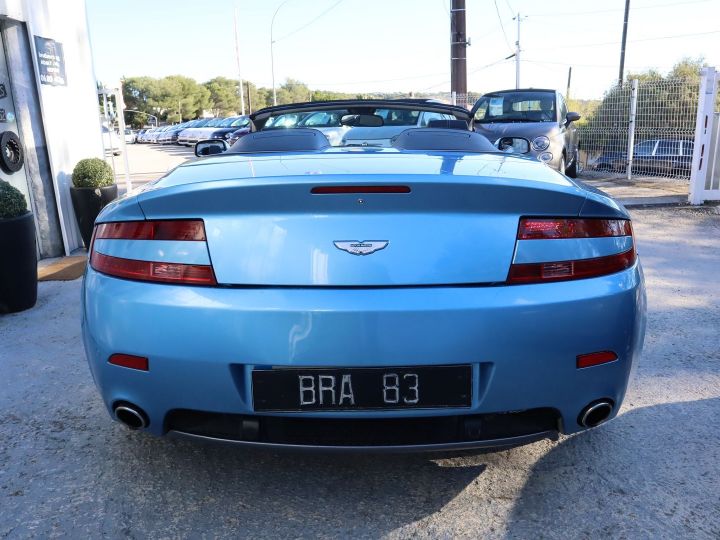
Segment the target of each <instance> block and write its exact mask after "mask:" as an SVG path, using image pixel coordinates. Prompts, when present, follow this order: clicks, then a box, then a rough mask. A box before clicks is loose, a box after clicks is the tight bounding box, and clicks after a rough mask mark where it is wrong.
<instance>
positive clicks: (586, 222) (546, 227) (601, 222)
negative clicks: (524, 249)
mask: <svg viewBox="0 0 720 540" xmlns="http://www.w3.org/2000/svg"><path fill="white" fill-rule="evenodd" d="M607 236H632V225H631V224H630V221H629V220H627V219H545V218H542V219H535V218H525V219H522V220H520V228H519V229H518V235H517V239H518V240H551V239H558V238H602V237H607Z"/></svg>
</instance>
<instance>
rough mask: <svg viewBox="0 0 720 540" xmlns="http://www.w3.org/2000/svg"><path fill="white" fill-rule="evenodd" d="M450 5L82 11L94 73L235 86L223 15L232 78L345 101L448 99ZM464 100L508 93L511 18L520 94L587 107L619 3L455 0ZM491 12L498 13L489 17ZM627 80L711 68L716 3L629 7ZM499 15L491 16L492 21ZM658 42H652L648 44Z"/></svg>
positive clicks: (607, 58)
mask: <svg viewBox="0 0 720 540" xmlns="http://www.w3.org/2000/svg"><path fill="white" fill-rule="evenodd" d="M449 1H450V0H339V1H338V0H287V1H286V2H285V3H284V4H283V2H282V0H214V1H212V2H207V1H203V2H201V1H196V0H152V1H149V0H112V1H110V0H87V8H88V22H89V25H90V35H91V41H92V46H93V56H94V61H95V73H96V76H97V78H98V79H99V80H101V81H103V82H105V83H110V82H112V81H117V80H118V79H119V78H120V77H121V76H135V75H150V76H155V77H160V76H164V75H171V74H182V75H187V76H190V77H193V78H195V79H197V80H198V81H201V82H202V81H205V80H207V79H210V78H212V77H214V76H216V75H223V76H226V77H237V73H238V68H237V62H236V56H235V40H234V34H233V32H234V30H233V13H234V10H235V9H236V8H237V9H238V10H239V18H240V34H241V37H240V57H241V59H240V60H241V68H242V74H243V77H244V78H246V79H250V80H251V81H253V82H255V83H257V84H259V85H261V86H270V84H271V70H270V25H271V20H272V16H273V13H274V12H275V10H276V9H277V8H278V6H280V5H281V4H283V5H282V7H280V9H279V11H278V12H277V16H276V18H275V23H274V26H273V31H274V36H275V39H276V43H275V47H274V48H275V78H276V80H277V81H279V82H280V81H282V80H284V79H285V78H286V77H292V78H295V79H299V80H301V81H303V82H305V83H308V84H309V85H310V86H311V87H313V88H319V89H327V90H338V91H348V92H355V91H357V92H363V91H372V90H380V91H392V90H397V91H411V90H415V91H425V90H432V91H449V89H450V82H449V79H450V66H449V60H448V58H449V11H448V8H449ZM466 3H467V10H468V11H467V33H468V36H469V37H470V38H471V41H472V46H471V47H469V48H468V86H469V89H470V90H472V91H479V92H486V91H490V90H496V89H499V88H507V87H510V88H511V87H513V86H514V84H515V66H514V63H513V61H512V60H508V61H503V59H504V58H505V57H506V56H508V55H509V54H511V52H512V50H511V49H512V48H514V43H515V39H516V28H517V26H516V23H515V21H513V20H512V17H513V15H514V13H516V12H517V11H519V12H520V13H521V14H522V15H523V16H525V15H527V18H526V19H524V20H523V22H522V26H521V44H522V48H523V49H524V52H523V54H522V56H521V57H522V58H524V59H525V60H526V61H524V62H523V63H522V65H521V84H522V86H534V87H557V88H561V89H564V88H565V86H566V84H567V71H568V66H570V65H572V66H573V84H572V90H571V93H572V94H573V95H574V96H575V97H599V96H601V95H602V93H603V91H604V90H605V89H606V88H607V87H608V85H610V84H611V83H612V81H613V80H614V79H615V78H616V77H617V71H618V59H619V51H620V44H619V42H620V38H621V32H622V17H623V7H624V0H604V1H603V2H598V1H597V0H573V1H571V0H545V1H543V2H538V1H537V0H497V2H495V0H466ZM496 5H497V10H496ZM631 7H632V9H631V12H630V24H629V33H628V49H627V55H626V68H628V69H631V70H641V69H645V68H656V69H659V70H661V71H666V70H667V69H669V68H670V67H671V66H672V65H673V64H674V63H675V62H676V61H677V60H679V59H681V58H682V57H685V56H690V57H698V56H703V57H705V59H706V61H707V62H708V63H710V64H711V65H715V66H718V67H720V0H631ZM498 12H499V15H498ZM658 38H663V39H658Z"/></svg>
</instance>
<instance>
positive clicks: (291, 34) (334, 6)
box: [274, 0, 343, 43]
mask: <svg viewBox="0 0 720 540" xmlns="http://www.w3.org/2000/svg"><path fill="white" fill-rule="evenodd" d="M342 2H343V0H337V2H335V3H334V4H333V5H332V6H330V7H329V8H327V9H326V10H325V11H323V12H322V13H320V15H318V16H317V17H315V18H314V19H312V20H311V21H310V22H308V23H305V24H304V25H302V26H301V27H300V28H297V29H296V30H293V31H292V32H290V33H289V34H285V35H284V36H282V37H279V38H277V39H276V40H274V41H275V43H277V42H278V41H282V40H283V39H287V38H289V37H290V36H294V35H295V34H297V33H298V32H301V31H303V30H305V29H306V28H307V27H308V26H310V25H311V24H313V23H314V22H315V21H317V20H318V19H320V18H322V17H324V16H325V15H327V14H328V13H330V12H331V11H332V10H333V9H335V8H336V7H338V5H340V3H342Z"/></svg>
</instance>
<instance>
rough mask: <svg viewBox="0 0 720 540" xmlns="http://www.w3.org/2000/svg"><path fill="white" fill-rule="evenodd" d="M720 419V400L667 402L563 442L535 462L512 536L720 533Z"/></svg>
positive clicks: (518, 504) (509, 531) (521, 496)
mask: <svg viewBox="0 0 720 540" xmlns="http://www.w3.org/2000/svg"><path fill="white" fill-rule="evenodd" d="M719 417H720V398H713V399H704V400H698V401H690V402H680V403H668V404H662V405H655V406H650V407H642V408H637V409H633V410H630V411H628V412H626V413H625V414H623V415H621V416H619V417H618V418H616V419H615V420H613V421H612V422H610V423H608V424H606V425H604V426H601V427H599V428H597V429H595V430H591V431H587V432H584V433H581V434H578V435H577V436H574V437H570V438H568V439H566V440H565V441H563V442H562V443H560V444H558V445H557V446H556V447H555V448H553V449H552V450H551V451H550V452H548V453H547V454H546V455H545V456H543V457H542V458H541V459H540V460H539V461H538V462H537V463H536V464H535V466H534V467H533V468H532V471H531V473H530V476H529V477H528V480H527V482H526V483H525V486H524V487H523V489H522V492H521V493H520V494H519V497H518V499H517V502H516V504H515V506H514V508H513V511H512V514H511V516H510V517H509V520H508V525H507V530H506V536H507V537H508V538H529V537H534V536H536V535H537V534H538V531H543V534H542V536H546V537H559V538H567V537H568V535H569V536H572V537H579V538H601V537H629V538H663V537H664V538H668V537H669V538H699V537H709V538H710V537H712V538H717V537H718V536H720V475H719V474H718V470H719V467H720V465H719V464H720V446H719V445H718V444H717V441H718V439H717V433H718V432H719V431H720V420H719V419H718V418H719ZM569 531H573V532H572V533H571V534H569Z"/></svg>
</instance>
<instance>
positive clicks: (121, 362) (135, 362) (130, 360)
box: [108, 354, 150, 371]
mask: <svg viewBox="0 0 720 540" xmlns="http://www.w3.org/2000/svg"><path fill="white" fill-rule="evenodd" d="M108 362H110V363H111V364H113V365H115V366H120V367H125V368H130V369H138V370H140V371H149V370H150V365H149V363H148V359H147V358H145V357H144V356H134V355H132V354H113V355H112V356H110V358H109V359H108Z"/></svg>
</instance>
